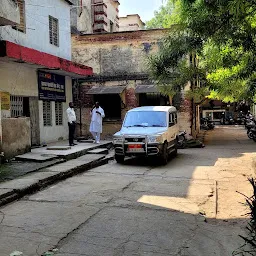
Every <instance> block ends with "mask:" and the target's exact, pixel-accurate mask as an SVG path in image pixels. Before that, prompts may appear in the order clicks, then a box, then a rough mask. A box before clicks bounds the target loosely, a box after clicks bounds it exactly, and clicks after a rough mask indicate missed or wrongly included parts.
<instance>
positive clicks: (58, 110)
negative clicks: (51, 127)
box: [55, 102, 63, 125]
mask: <svg viewBox="0 0 256 256" xmlns="http://www.w3.org/2000/svg"><path fill="white" fill-rule="evenodd" d="M55 122H56V125H63V105H62V102H55Z"/></svg>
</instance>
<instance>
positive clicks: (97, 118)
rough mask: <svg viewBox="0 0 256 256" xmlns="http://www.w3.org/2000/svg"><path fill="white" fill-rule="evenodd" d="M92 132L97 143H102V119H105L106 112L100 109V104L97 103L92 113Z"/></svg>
mask: <svg viewBox="0 0 256 256" xmlns="http://www.w3.org/2000/svg"><path fill="white" fill-rule="evenodd" d="M91 116H92V120H91V125H90V132H91V134H92V136H93V138H94V140H95V143H97V144H99V143H100V134H101V133H102V119H103V118H104V117H105V113H104V110H103V109H102V108H101V107H100V104H99V102H96V104H95V106H93V108H92V111H91Z"/></svg>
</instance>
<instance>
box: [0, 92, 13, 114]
mask: <svg viewBox="0 0 256 256" xmlns="http://www.w3.org/2000/svg"><path fill="white" fill-rule="evenodd" d="M0 95H1V110H10V109H11V101H10V93H8V92H0Z"/></svg>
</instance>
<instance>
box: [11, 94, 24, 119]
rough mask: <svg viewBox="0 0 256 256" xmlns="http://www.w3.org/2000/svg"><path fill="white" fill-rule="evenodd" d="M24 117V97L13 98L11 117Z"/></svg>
mask: <svg viewBox="0 0 256 256" xmlns="http://www.w3.org/2000/svg"><path fill="white" fill-rule="evenodd" d="M18 116H23V97H21V96H11V117H18Z"/></svg>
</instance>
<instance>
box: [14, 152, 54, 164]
mask: <svg viewBox="0 0 256 256" xmlns="http://www.w3.org/2000/svg"><path fill="white" fill-rule="evenodd" d="M56 158H58V156H57V155H52V154H37V153H26V154H24V155H19V156H16V157H15V159H16V160H17V161H33V162H46V161H50V160H53V159H56Z"/></svg>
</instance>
